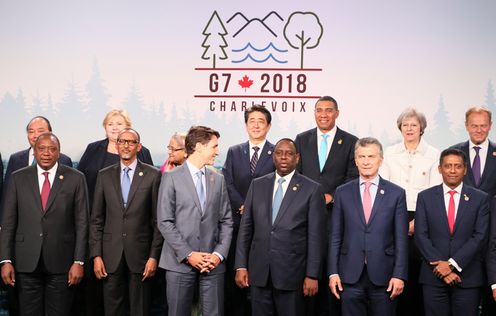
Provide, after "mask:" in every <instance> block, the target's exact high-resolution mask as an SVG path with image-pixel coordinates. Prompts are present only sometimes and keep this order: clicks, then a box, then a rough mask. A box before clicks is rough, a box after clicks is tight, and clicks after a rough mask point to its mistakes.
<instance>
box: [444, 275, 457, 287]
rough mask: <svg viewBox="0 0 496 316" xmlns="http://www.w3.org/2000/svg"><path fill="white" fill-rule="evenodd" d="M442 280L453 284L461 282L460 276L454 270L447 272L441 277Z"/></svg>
mask: <svg viewBox="0 0 496 316" xmlns="http://www.w3.org/2000/svg"><path fill="white" fill-rule="evenodd" d="M443 281H444V283H446V284H448V285H451V286H453V285H456V284H458V283H460V282H462V278H460V276H459V275H458V274H456V273H455V272H451V273H450V274H448V275H447V276H445V277H444V278H443Z"/></svg>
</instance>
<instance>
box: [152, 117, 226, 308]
mask: <svg viewBox="0 0 496 316" xmlns="http://www.w3.org/2000/svg"><path fill="white" fill-rule="evenodd" d="M219 137H220V135H219V133H218V132H217V131H215V130H213V129H211V128H208V127H205V126H193V127H191V128H190V130H189V131H188V134H187V136H186V140H185V145H186V152H187V153H188V159H187V160H186V162H185V163H184V164H182V165H181V166H179V167H176V168H174V169H172V170H171V171H169V172H166V173H164V174H163V176H162V181H161V183H160V189H159V197H158V210H157V221H158V228H159V230H160V232H161V233H162V235H163V236H164V246H163V248H162V254H161V256H160V264H159V265H160V267H161V268H163V269H165V270H166V272H165V275H166V279H167V303H168V305H169V315H170V316H190V315H191V305H192V301H193V294H194V292H195V288H199V292H200V300H201V307H202V315H224V313H223V311H224V273H225V270H226V266H225V259H226V257H227V255H228V253H229V244H230V243H231V234H232V218H231V206H230V205H229V196H228V194H227V189H226V183H225V181H224V177H223V176H222V175H221V174H219V173H217V172H216V171H214V170H211V169H209V168H206V167H205V166H206V165H213V163H214V160H215V157H216V156H217V155H218V154H219V143H218V138H219Z"/></svg>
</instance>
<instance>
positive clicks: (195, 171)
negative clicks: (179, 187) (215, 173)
mask: <svg viewBox="0 0 496 316" xmlns="http://www.w3.org/2000/svg"><path fill="white" fill-rule="evenodd" d="M186 164H187V165H188V169H189V172H190V173H191V176H192V177H193V176H195V175H196V173H197V172H198V171H200V170H202V171H203V174H205V171H206V170H205V166H203V167H202V168H200V169H198V168H197V167H196V166H195V165H193V164H192V163H191V162H189V160H186Z"/></svg>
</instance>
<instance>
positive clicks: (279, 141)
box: [274, 138, 298, 154]
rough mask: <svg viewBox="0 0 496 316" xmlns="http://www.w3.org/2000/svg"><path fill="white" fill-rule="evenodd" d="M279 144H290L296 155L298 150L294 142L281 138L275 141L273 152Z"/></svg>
mask: <svg viewBox="0 0 496 316" xmlns="http://www.w3.org/2000/svg"><path fill="white" fill-rule="evenodd" d="M281 142H289V143H291V144H293V146H294V148H295V153H296V154H298V148H297V147H296V144H295V142H294V140H292V139H291V138H281V139H279V140H278V141H277V143H276V144H275V145H274V150H275V149H276V148H277V145H279V143H281Z"/></svg>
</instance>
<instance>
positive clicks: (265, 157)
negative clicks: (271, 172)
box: [253, 141, 272, 178]
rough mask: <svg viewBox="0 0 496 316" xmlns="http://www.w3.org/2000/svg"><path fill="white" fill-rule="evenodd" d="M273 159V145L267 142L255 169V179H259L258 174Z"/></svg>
mask: <svg viewBox="0 0 496 316" xmlns="http://www.w3.org/2000/svg"><path fill="white" fill-rule="evenodd" d="M271 159H272V144H270V143H269V142H268V141H266V142H265V145H264V147H263V148H262V150H261V152H260V156H259V158H258V162H257V167H256V168H255V174H254V175H253V177H254V178H256V177H258V173H259V172H260V170H261V169H262V168H263V166H264V165H265V164H266V163H267V162H268V161H269V160H271Z"/></svg>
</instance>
